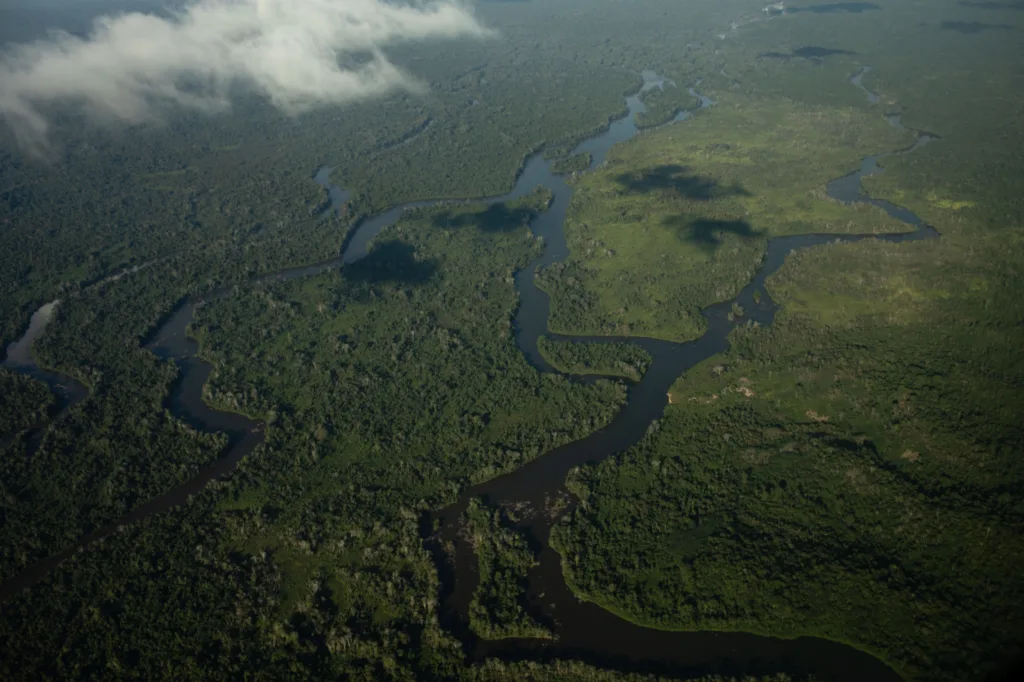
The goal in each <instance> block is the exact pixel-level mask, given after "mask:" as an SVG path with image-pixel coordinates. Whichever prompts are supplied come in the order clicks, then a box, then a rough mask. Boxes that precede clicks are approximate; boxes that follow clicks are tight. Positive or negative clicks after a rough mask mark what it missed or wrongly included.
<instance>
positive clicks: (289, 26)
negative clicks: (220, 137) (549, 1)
mask: <svg viewBox="0 0 1024 682" xmlns="http://www.w3.org/2000/svg"><path fill="white" fill-rule="evenodd" d="M486 33H487V31H486V29H484V28H482V27H481V26H480V25H479V24H478V23H477V22H476V20H475V19H474V18H473V16H472V13H471V12H470V11H469V10H468V9H467V7H466V6H465V5H463V4H462V3H461V2H458V0H434V1H429V2H415V3H410V2H407V3H405V4H389V3H388V2H385V1H382V0H194V1H193V2H192V3H191V4H189V5H188V6H187V7H185V8H184V9H182V10H181V11H179V12H177V13H175V15H174V17H173V18H172V19H167V18H161V17H158V16H155V15H150V14H140V13H129V14H122V15H118V16H107V17H101V18H99V19H97V20H96V22H95V26H94V30H93V31H92V32H91V33H90V35H89V36H88V37H86V38H79V37H75V36H72V35H70V34H67V33H54V34H52V35H51V36H50V37H49V38H47V39H45V40H40V41H37V42H34V43H29V44H26V45H15V46H13V47H10V48H8V49H6V50H5V51H4V52H3V53H0V116H3V117H4V118H5V119H6V120H7V122H8V123H9V124H10V125H11V126H12V127H13V128H14V129H15V131H16V132H17V133H18V135H19V136H20V137H22V139H23V140H25V141H26V142H28V143H30V144H33V145H37V144H39V143H41V142H43V141H44V140H45V138H46V133H47V129H48V123H47V121H46V118H45V116H43V114H42V113H41V112H40V110H39V106H40V105H42V104H45V103H47V102H53V101H74V102H78V103H80V104H81V105H83V106H84V107H85V108H86V110H87V111H89V112H90V113H92V114H94V115H97V116H100V117H102V118H104V119H109V120H114V121H123V122H126V123H137V122H141V121H144V120H147V119H149V118H151V117H152V116H153V106H154V104H158V103H167V102H170V103H174V104H176V105H179V106H183V107H188V108H194V109H200V110H210V111H216V110H222V109H225V108H227V106H228V105H229V99H228V96H229V92H230V90H231V88H233V87H236V86H238V85H239V84H241V85H246V86H248V87H251V88H255V89H256V90H257V91H259V92H261V93H263V94H264V95H265V96H266V97H268V98H269V99H270V101H272V102H273V103H274V104H275V105H276V106H278V107H279V108H281V109H282V110H284V111H287V112H299V111H303V110H305V109H308V108H310V107H312V106H316V105H319V104H327V103H343V102H349V101H353V100H359V99H365V98H370V97H375V96H380V95H382V94H384V93H387V92H389V91H392V90H395V89H400V88H405V89H417V87H418V84H417V83H416V82H415V81H414V80H413V79H411V78H410V77H409V76H408V75H407V74H404V73H403V72H402V71H400V70H399V69H397V68H396V67H395V66H394V65H393V64H392V63H391V62H390V61H389V60H388V58H387V57H386V56H385V54H384V52H383V49H384V48H386V47H387V46H389V45H394V44H396V43H399V42H402V41H410V40H420V39H426V38H455V37H458V36H467V35H468V36H480V35H485V34H486ZM354 53H359V54H364V55H369V56H370V59H369V61H360V63H359V64H351V63H350V64H348V65H347V66H343V65H341V64H339V57H344V56H345V55H349V54H354ZM342 63H343V64H344V60H342ZM186 81H187V82H188V84H189V85H188V86H187V87H186V86H184V85H183V83H185V82H186Z"/></svg>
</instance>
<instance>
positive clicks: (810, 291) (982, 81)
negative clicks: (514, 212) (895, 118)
mask: <svg viewBox="0 0 1024 682" xmlns="http://www.w3.org/2000/svg"><path fill="white" fill-rule="evenodd" d="M805 4H806V3H805ZM876 4H878V5H879V6H881V7H882V9H881V10H878V11H869V12H864V13H863V14H849V13H836V14H818V13H812V12H804V13H793V14H790V15H787V16H786V17H781V18H776V19H773V20H771V21H763V20H761V19H760V18H758V17H756V15H753V14H752V15H751V18H752V19H754V21H752V22H750V23H742V24H741V25H740V26H739V27H738V28H737V29H735V30H731V29H730V30H729V31H726V32H725V33H723V34H722V42H721V43H720V45H721V47H720V50H721V53H720V60H721V62H722V63H723V64H724V67H725V71H726V73H727V74H728V77H726V76H715V75H714V74H712V75H711V76H710V78H709V82H707V83H705V85H704V86H703V88H706V89H707V90H706V91H707V92H708V94H710V95H711V96H712V97H713V98H715V99H717V100H718V101H719V107H718V108H716V109H714V110H712V111H711V112H707V119H708V120H709V121H711V120H713V119H714V118H716V117H721V120H723V121H724V120H729V119H730V118H732V119H733V120H735V117H736V116H743V117H747V118H748V119H749V120H753V118H754V117H758V116H762V115H765V116H770V113H769V112H770V111H771V108H770V107H769V108H768V109H767V110H764V111H762V108H761V107H758V108H757V109H756V110H752V108H751V107H748V106H744V105H743V104H741V102H742V101H743V99H744V98H750V100H749V101H754V100H755V99H758V101H762V102H765V101H767V102H770V101H772V99H773V98H776V97H778V98H787V99H789V100H790V101H791V102H792V104H791V105H785V107H789V106H792V107H793V110H804V111H806V110H809V109H808V108H809V107H821V109H819V111H820V112H821V113H822V115H823V116H824V117H825V118H826V119H828V120H830V121H835V122H838V121H842V120H854V119H859V118H861V114H857V113H855V111H857V110H859V111H862V112H865V113H866V114H870V115H871V116H874V117H876V120H878V121H882V120H883V119H882V114H883V113H893V112H902V113H903V121H904V123H905V124H906V125H909V126H913V127H919V128H921V129H924V130H928V131H930V132H934V133H938V134H940V135H941V136H942V138H943V139H942V141H940V142H936V143H933V144H931V145H929V146H927V147H925V148H923V149H920V150H918V151H915V152H914V154H912V155H906V156H897V157H889V158H888V159H886V160H885V161H884V165H885V167H886V172H885V173H884V174H882V175H880V176H876V177H873V178H870V179H868V180H867V181H866V185H867V188H868V190H869V191H870V192H871V193H872V194H873V195H877V196H884V197H886V198H889V199H890V200H892V201H894V202H896V203H899V204H901V205H905V206H908V207H909V208H911V209H912V210H914V211H915V212H917V213H919V214H920V215H921V216H922V217H923V218H924V219H925V220H926V221H927V222H928V223H930V224H932V225H934V226H935V227H937V228H938V229H939V231H940V232H941V233H942V237H941V239H939V240H936V241H927V242H910V243H905V244H901V245H893V244H887V243H884V242H872V241H865V242H859V243H856V244H848V245H832V246H827V247H819V248H815V249H812V250H809V251H806V252H801V253H798V254H795V255H792V256H791V257H790V258H789V259H788V261H787V263H786V265H785V266H784V267H783V269H782V270H780V271H779V272H778V273H777V274H776V275H775V276H773V277H772V278H771V279H770V280H769V282H768V290H769V292H770V293H771V294H772V297H773V298H774V299H775V300H776V301H777V302H778V303H779V304H780V305H781V306H782V308H781V311H780V312H779V313H778V315H777V317H776V320H775V323H774V325H773V326H772V327H771V328H768V329H763V328H759V327H756V326H747V327H743V328H740V329H739V330H737V331H736V332H734V334H733V337H732V341H733V348H732V349H731V350H730V351H729V352H728V353H726V354H725V355H723V356H719V357H715V358H712V359H710V360H708V361H706V362H705V363H702V364H701V365H698V366H697V367H695V368H694V369H693V370H691V371H690V372H688V373H687V374H686V375H685V376H684V377H683V378H682V379H680V380H679V381H678V382H677V383H676V384H675V386H674V387H673V389H672V392H671V398H672V400H671V403H672V404H671V405H670V406H669V407H668V408H667V410H666V414H665V417H664V419H662V420H661V421H660V422H659V423H658V425H657V428H655V429H653V430H652V432H651V433H650V434H649V435H648V437H647V438H646V439H645V440H644V441H643V442H642V443H640V444H639V445H637V446H636V447H634V448H633V449H631V450H630V451H629V452H627V453H625V454H623V455H622V456H620V457H618V458H616V459H614V460H609V461H606V462H604V463H602V464H601V465H598V466H596V467H591V468H587V469H583V470H581V471H580V472H579V473H578V474H577V475H575V476H574V477H573V479H572V480H571V481H570V486H571V488H572V489H573V490H574V491H575V492H576V493H577V494H578V495H579V496H580V497H581V500H582V503H581V506H580V507H579V508H578V510H577V512H576V513H575V514H574V515H573V516H572V517H571V518H569V519H567V520H566V522H565V523H564V524H563V525H562V526H561V527H559V528H557V529H556V534H555V540H554V542H555V543H556V544H557V546H558V548H559V550H560V551H561V552H562V553H563V555H564V566H565V570H566V575H567V579H568V580H569V582H570V584H571V585H572V587H573V589H574V590H575V591H577V593H578V594H580V595H581V596H584V597H585V598H587V599H591V600H593V601H596V602H598V603H600V604H602V605H603V606H605V607H606V608H610V609H612V610H614V611H616V612H617V613H619V614H621V615H623V616H624V617H627V618H630V619H631V620H635V621H637V622H641V623H645V624H648V625H652V626H656V627H663V628H669V629H721V630H744V631H754V632H762V633H765V634H771V635H776V636H798V635H808V634H810V635H817V636H824V637H828V638H831V639H836V640H839V641H844V642H848V643H850V644H852V645H854V646H857V647H860V648H864V649H866V650H868V651H871V652H872V653H874V654H875V655H877V656H879V657H880V658H882V659H883V660H885V661H887V662H888V663H889V664H890V665H892V666H893V667H895V668H896V669H897V670H898V671H899V672H900V673H901V674H903V675H904V676H906V677H907V678H908V679H915V680H965V679H985V677H986V676H987V675H988V674H990V673H991V672H992V671H997V670H999V669H1000V668H1001V667H1002V666H1004V665H1006V663H1007V662H1008V661H1009V660H1010V659H1012V658H1013V656H1014V651H1015V647H1016V643H1017V642H1019V641H1020V639H1021V638H1022V636H1024V619H1022V616H1021V612H1020V610H1019V609H1018V608H1017V607H1016V606H1015V605H1016V604H1017V603H1018V602H1019V600H1020V598H1021V595H1022V594H1024V582H1022V580H1021V577H1020V571H1019V570H1017V568H1016V567H1017V566H1019V565H1020V563H1021V561H1022V560H1024V543H1022V542H1021V539H1020V534H1019V532H1018V529H1019V526H1020V523H1021V521H1022V519H1024V516H1022V515H1024V501H1022V499H1021V497H1020V495H1019V494H1018V493H1019V490H1020V486H1021V484H1022V483H1024V468H1022V466H1021V464H1020V458H1019V457H1018V454H1019V453H1020V452H1021V451H1022V448H1024V432H1022V430H1021V425H1020V417H1019V408H1018V407H1017V406H1018V405H1021V404H1024V365H1022V364H1021V360H1020V357H1019V353H1017V351H1016V349H1018V348H1020V347H1021V345H1022V344H1024V336H1022V333H1021V329H1022V327H1021V325H1020V320H1021V319H1022V309H1021V303H1020V296H1019V286H1018V282H1019V263H1020V262H1021V259H1022V258H1024V242H1022V238H1021V231H1020V228H1021V227H1022V226H1024V221H1022V214H1021V204H1020V193H1019V192H1016V191H1013V190H1010V189H1009V188H1008V186H1007V183H1012V182H1013V179H1014V178H1019V177H1020V176H1021V174H1022V172H1024V169H1022V168H1021V165H1020V163H1021V161H1020V160H1021V158H1022V157H1021V156H1020V154H1019V153H1018V152H1019V149H1020V145H1021V139H1020V134H1021V129H1020V126H1019V120H1020V114H1019V112H1020V111H1021V106H1022V102H1024V100H1022V99H1021V97H1020V93H1021V92H1024V90H1022V89H1021V88H1020V87H1019V86H1018V81H1019V74H1018V73H1016V71H1015V70H1014V68H1013V67H1011V66H1010V64H1012V63H1013V58H1012V57H1010V56H1009V55H1010V54H1011V53H1013V54H1019V52H1020V35H1021V34H1020V32H1019V31H1012V30H1000V29H993V30H991V31H987V32H986V31H983V30H980V35H975V34H971V33H970V32H967V33H963V32H959V31H957V30H955V29H948V28H943V27H942V25H941V22H947V23H953V24H955V22H956V21H966V22H972V21H974V22H979V21H980V19H979V17H978V14H977V13H978V10H977V9H968V8H965V7H963V6H960V5H958V4H957V3H955V2H952V1H949V2H937V3H929V17H928V19H927V20H922V15H921V14H920V11H919V6H915V5H914V4H912V3H906V2H899V1H897V0H878V2H877V3H876ZM789 5H790V3H787V6H789ZM793 6H794V7H797V6H799V5H793ZM1018 15H1019V13H1014V12H1001V13H999V16H998V19H996V17H995V16H994V14H993V15H991V16H990V15H988V14H986V15H985V16H984V17H983V18H984V19H986V20H987V23H995V22H996V21H998V22H1007V23H1011V24H1012V23H1016V24H1018V25H1019V23H1020V21H1021V17H1020V16H1018ZM882 18H884V21H882V20H881V19H882ZM806 45H818V46H824V47H828V48H835V49H846V50H849V51H851V52H852V51H856V53H857V54H855V55H854V54H847V55H837V56H830V57H827V58H822V59H790V60H788V61H784V60H777V59H760V60H759V59H757V55H758V54H761V53H763V52H768V51H780V52H791V51H793V50H795V49H798V48H799V47H801V46H806ZM865 64H867V65H871V66H872V67H874V70H873V71H871V72H869V73H868V74H867V76H866V77H865V79H864V82H865V84H866V85H867V86H868V87H869V88H871V89H872V90H875V91H876V92H879V93H880V94H881V95H882V100H883V101H882V102H881V103H880V104H877V105H872V104H871V103H869V102H868V101H867V99H866V97H865V96H864V94H863V93H862V92H859V91H858V90H856V89H855V88H854V87H852V86H851V85H849V84H848V83H847V82H846V78H847V77H848V76H849V75H851V74H852V73H855V72H856V71H857V70H859V68H860V66H862V65H865ZM733 80H735V84H734V83H733ZM716 86H717V87H716ZM703 88H702V89H703ZM759 98H764V99H759ZM985 103H991V105H990V106H989V105H987V104H985ZM732 108H735V109H736V111H732V110H731V109H732ZM726 109H730V110H728V111H726ZM842 112H846V113H845V114H844V113H842ZM844 117H846V118H844ZM700 120H701V119H700V118H698V119H697V120H696V121H693V123H698V122H700ZM765 120H766V121H768V120H769V119H765ZM790 120H794V119H792V117H791V116H790V115H786V116H783V117H780V118H776V119H775V120H774V121H773V122H771V123H770V125H768V126H767V129H766V131H765V132H766V134H769V135H771V134H774V132H773V131H776V130H780V131H781V130H785V129H786V121H790ZM808 120H809V119H808ZM865 120H866V119H865ZM684 125H687V124H684ZM709 125H710V124H709ZM825 125H826V127H827V124H825ZM872 125H874V124H872ZM694 128H695V129H699V126H694ZM666 130H673V128H668V129H666ZM679 130H680V136H682V131H683V130H684V128H683V127H682V126H680V127H679ZM865 130H867V129H865ZM894 130H895V129H894ZM660 132H661V134H663V135H664V134H666V133H665V131H660ZM835 132H836V131H832V133H833V135H834V134H835ZM698 139H699V136H698ZM798 139H799V138H790V141H791V142H790V144H789V145H785V144H781V140H780V141H779V143H777V145H776V146H775V147H774V148H773V152H771V153H773V154H779V153H783V154H793V156H794V158H795V157H796V156H797V155H799V154H801V153H803V151H802V149H801V146H800V144H799V143H798V142H797V140H798ZM851 139H852V140H853V141H855V142H856V141H857V140H859V142H857V144H865V145H866V146H865V148H868V149H872V150H874V151H878V150H880V149H883V148H884V147H878V146H876V141H877V142H881V141H882V138H875V137H874V134H873V133H872V134H871V135H865V134H854V137H853V138H851ZM641 140H643V138H641ZM720 140H721V141H723V142H727V143H730V144H732V143H731V142H730V141H729V140H728V139H727V138H726V137H721V138H720ZM893 143H895V144H893ZM885 144H892V146H891V147H888V148H889V149H897V148H899V147H900V146H901V145H905V144H906V142H905V141H902V142H901V141H899V140H895V139H893V138H885ZM734 146H735V145H734ZM787 146H788V147H793V148H794V149H785V147H787ZM813 146H814V153H815V154H817V153H820V156H816V158H814V159H810V161H809V163H808V164H807V165H806V166H805V168H804V171H812V170H813V169H814V168H815V166H816V165H817V164H818V162H819V161H818V159H826V158H830V155H831V154H833V152H835V151H836V150H835V149H834V148H833V145H832V144H831V143H828V142H821V141H816V142H814V143H813ZM855 149H856V145H852V146H850V148H849V151H851V152H852V151H854V150H855ZM732 153H733V150H732V149H731V148H721V149H718V150H716V151H715V154H714V157H717V160H712V161H711V163H716V164H717V163H721V162H725V163H729V158H730V156H731V155H732ZM649 154H650V156H651V158H652V159H653V158H657V151H656V150H653V149H652V150H650V151H649ZM709 156H710V155H709ZM748 158H749V157H748ZM755 158H756V157H755ZM831 158H835V159H836V160H837V161H838V155H837V156H834V157H831ZM777 163H778V164H779V165H778V168H779V169H780V170H779V171H778V172H772V171H770V170H767V169H762V170H761V171H760V172H759V173H758V174H757V177H758V178H759V180H758V182H760V183H762V184H761V185H760V188H761V189H760V190H759V191H758V192H756V193H754V194H755V197H748V198H745V199H742V200H743V201H751V200H756V202H765V206H774V207H775V210H773V211H771V212H770V213H772V214H774V215H775V216H776V221H775V222H774V224H772V223H771V222H770V223H769V225H770V227H769V229H770V231H771V233H772V234H780V233H785V232H790V233H792V232H799V231H805V230H806V229H807V227H808V226H811V225H813V226H815V231H824V230H823V227H827V225H828V223H827V222H825V223H819V222H817V221H816V219H815V218H814V217H813V216H814V214H815V213H816V212H817V207H818V206H821V207H822V209H823V210H824V211H826V212H836V213H835V214H834V215H835V219H834V222H833V223H832V227H831V229H836V230H838V231H850V230H852V231H865V232H870V231H876V230H891V229H894V228H895V227H897V226H896V225H893V224H892V223H890V222H889V221H887V219H885V218H883V217H881V216H880V215H878V214H877V213H875V212H874V211H873V209H856V210H853V209H850V208H849V207H838V206H830V207H827V208H826V207H825V204H823V203H817V204H812V205H813V206H815V208H814V210H812V211H810V212H807V211H806V210H805V209H804V208H802V207H801V204H800V202H798V201H795V200H794V197H793V195H792V194H790V192H789V190H788V189H787V188H788V185H789V183H790V179H791V178H794V177H798V176H799V174H800V173H801V172H804V171H801V170H800V169H794V168H792V167H790V166H788V165H786V164H785V163H783V162H782V160H777ZM782 169H785V170H784V171H783V170H782ZM850 169H852V167H851V168H850ZM839 174H841V173H835V174H834V175H833V176H832V177H835V176H836V175H839ZM597 176H598V174H594V175H593V176H590V178H585V180H587V179H591V178H594V179H596V177H597ZM726 177H730V176H728V175H726ZM732 177H738V176H732ZM581 184H584V185H585V182H584V183H581ZM748 184H749V183H748ZM744 186H747V185H744ZM750 186H753V185H750ZM762 193H763V194H764V198H760V197H758V195H759V194H762ZM652 203H653V202H652ZM708 205H714V202H713V201H712V202H708ZM755 206H756V203H755V204H750V203H747V204H746V208H747V210H750V211H751V213H750V216H751V217H750V218H749V220H750V222H751V223H752V225H754V226H755V227H756V226H757V225H758V223H757V222H756V221H755V218H754V216H760V217H761V219H762V220H763V219H766V217H767V216H768V215H769V214H768V213H759V212H757V210H756V208H755ZM842 212H845V213H842ZM826 214H827V213H822V214H821V215H826ZM842 215H849V216H852V217H850V218H848V219H846V218H840V216H842ZM800 216H803V217H802V218H801V217H800ZM794 217H796V218H798V220H794V221H792V223H791V225H790V226H789V227H787V225H785V224H783V221H785V222H790V221H791V219H792V218H794ZM769 219H770V218H769ZM847 220H849V221H853V222H852V223H848V222H846V221H847ZM865 221H867V222H865ZM872 224H874V227H872V226H871V225H872ZM865 228H867V229H865ZM574 229H579V228H578V226H576V225H574ZM623 241H625V240H623ZM609 246H610V244H609ZM663 251H664V248H661V249H658V248H650V249H648V252H649V253H650V254H660V253H662V252H663ZM655 257H656V256H655ZM653 258H654V257H652V256H648V260H651V259H653ZM644 267H649V266H648V265H646V263H644V264H638V265H637V268H636V269H635V270H632V271H633V272H638V273H639V272H646V270H644ZM595 272H600V271H599V270H598V269H597V268H596V267H594V268H593V269H591V270H589V271H586V272H582V273H581V272H579V271H577V272H574V273H573V276H574V277H577V278H578V279H580V280H584V281H587V282H594V281H599V280H598V279H597V275H595V274H594V273H595ZM705 272H707V273H708V274H710V273H711V270H710V269H705ZM586 277H590V279H589V280H586V279H585V278H586ZM620 281H626V282H628V281H629V280H628V275H625V276H620ZM601 294H602V296H603V295H604V292H603V291H602V292H601ZM721 298H727V296H722V297H721ZM555 300H556V301H558V298H557V292H556V298H555ZM592 300H593V301H594V305H595V306H596V304H597V302H598V301H599V300H600V301H603V299H598V298H596V297H594V298H593V299H592ZM659 303H660V302H659ZM656 309H657V307H656V306H655V305H653V304H651V305H649V306H648V307H647V308H645V310H644V312H645V313H650V311H653V310H656ZM638 316H639V314H638Z"/></svg>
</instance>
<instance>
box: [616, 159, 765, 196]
mask: <svg viewBox="0 0 1024 682" xmlns="http://www.w3.org/2000/svg"><path fill="white" fill-rule="evenodd" d="M615 180H616V181H617V182H618V183H619V184H620V185H622V187H623V188H625V189H626V190H627V191H629V192H631V193H646V192H655V191H668V192H672V193H674V194H676V195H677V196H679V197H680V198H683V199H689V200H691V201H711V200H712V199H718V198H720V197H727V196H744V197H748V196H750V192H748V191H747V190H745V189H743V188H742V187H740V186H739V185H736V184H733V185H728V186H726V185H722V184H720V183H719V182H718V181H717V180H715V179H714V178H705V177H702V176H700V175H695V174H694V173H691V172H690V169H689V168H687V167H686V166H680V165H679V164H675V163H673V164H666V165H664V166H655V167H654V168H648V169H646V170H642V171H637V172H633V173H623V174H621V175H619V176H618V177H616V178H615Z"/></svg>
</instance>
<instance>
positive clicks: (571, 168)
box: [551, 152, 591, 173]
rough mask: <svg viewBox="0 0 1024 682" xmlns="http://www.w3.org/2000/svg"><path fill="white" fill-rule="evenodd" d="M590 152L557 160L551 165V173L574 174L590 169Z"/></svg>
mask: <svg viewBox="0 0 1024 682" xmlns="http://www.w3.org/2000/svg"><path fill="white" fill-rule="evenodd" d="M590 161H591V155H590V152H583V153H582V154H576V155H575V156H570V157H568V158H564V159H557V160H555V161H554V162H553V163H552V164H551V172H552V173H575V172H578V171H585V170H587V169H588V168H590Z"/></svg>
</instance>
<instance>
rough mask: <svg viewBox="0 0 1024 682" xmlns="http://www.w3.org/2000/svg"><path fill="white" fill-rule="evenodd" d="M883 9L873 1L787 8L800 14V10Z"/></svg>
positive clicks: (820, 11) (847, 10)
mask: <svg viewBox="0 0 1024 682" xmlns="http://www.w3.org/2000/svg"><path fill="white" fill-rule="evenodd" d="M880 9H882V8H881V7H879V6H878V5H876V4H875V3H873V2H833V3H831V4H828V5H809V6H807V7H792V8H787V9H786V13H787V14H798V13H800V12H813V13H814V14H837V13H845V14H861V13H862V12H870V11H873V10H880Z"/></svg>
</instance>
